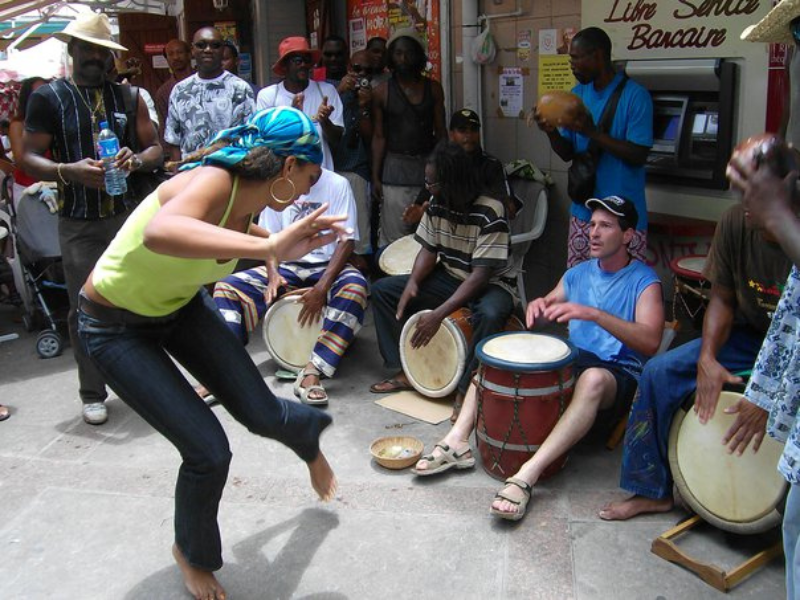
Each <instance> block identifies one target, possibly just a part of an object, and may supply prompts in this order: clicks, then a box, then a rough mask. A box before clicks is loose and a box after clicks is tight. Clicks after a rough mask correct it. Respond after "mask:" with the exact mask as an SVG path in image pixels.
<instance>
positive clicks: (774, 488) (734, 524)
mask: <svg viewBox="0 0 800 600" xmlns="http://www.w3.org/2000/svg"><path fill="white" fill-rule="evenodd" d="M740 398H742V395H741V394H738V393H736V392H728V391H724V392H722V394H721V395H720V398H719V402H718V403H717V409H716V411H715V412H714V418H713V419H711V420H710V421H709V422H708V423H706V424H705V425H701V424H700V420H699V419H698V417H697V414H696V413H695V412H694V410H692V409H691V408H690V409H688V410H683V409H681V410H679V411H678V412H677V413H676V415H675V419H674V420H673V422H672V428H671V429H670V434H669V464H670V468H671V469H672V476H673V478H674V479H675V486H676V487H677V489H678V492H679V494H680V496H681V497H682V498H683V500H684V501H685V502H686V504H688V505H689V506H690V507H691V508H692V509H693V510H694V511H695V512H696V513H697V514H698V515H700V516H701V517H702V518H703V519H704V520H705V521H707V522H709V523H711V524H712V525H714V526H716V527H718V528H720V529H723V530H725V531H731V532H734V533H744V534H748V533H759V532H762V531H767V530H768V529H771V528H773V527H776V526H778V525H779V524H780V522H781V518H782V517H781V514H780V513H779V512H778V510H777V507H778V506H779V505H780V504H781V503H782V501H783V499H784V497H785V496H786V490H787V485H786V481H785V480H784V479H783V478H782V477H781V475H780V473H778V470H777V465H778V459H779V458H780V455H781V452H782V451H783V446H782V445H781V444H779V443H778V442H777V441H775V440H773V439H772V438H770V437H767V436H765V437H764V441H763V442H762V444H761V448H760V449H759V450H758V452H756V453H755V454H754V453H753V451H752V447H750V448H748V449H747V450H746V451H745V452H744V454H742V456H736V455H735V454H728V452H727V447H726V446H723V445H722V437H723V435H724V434H725V432H726V431H728V428H729V427H730V426H731V424H732V423H733V421H734V420H735V418H736V415H728V414H725V412H724V410H725V409H726V408H728V407H729V406H733V405H734V404H736V402H738V401H739V399H740Z"/></svg>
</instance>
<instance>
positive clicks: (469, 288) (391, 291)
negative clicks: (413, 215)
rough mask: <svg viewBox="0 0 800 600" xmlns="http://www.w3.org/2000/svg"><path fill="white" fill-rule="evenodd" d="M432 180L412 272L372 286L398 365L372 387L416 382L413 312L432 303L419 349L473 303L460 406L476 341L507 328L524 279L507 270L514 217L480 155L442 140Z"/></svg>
mask: <svg viewBox="0 0 800 600" xmlns="http://www.w3.org/2000/svg"><path fill="white" fill-rule="evenodd" d="M425 187H426V188H427V189H428V191H429V192H430V193H431V195H432V197H433V201H432V202H431V203H430V205H429V206H428V208H427V210H426V211H425V214H424V215H423V217H422V221H421V222H420V224H419V227H418V228H417V233H416V236H415V238H416V240H417V241H418V242H419V243H420V244H422V249H421V250H420V252H419V254H418V255H417V259H416V261H415V262H414V267H413V269H412V271H411V274H410V275H399V276H395V277H385V278H383V279H380V280H379V281H378V282H376V283H375V285H374V286H373V288H372V305H373V309H374V313H375V329H376V332H377V336H378V347H379V348H380V351H381V355H382V356H383V360H384V362H385V364H386V366H387V367H388V368H390V369H396V370H398V372H397V373H396V374H395V375H393V376H392V377H390V378H389V379H385V380H384V381H381V382H380V383H376V384H374V385H373V386H371V387H370V391H371V392H373V393H388V392H395V391H399V390H407V389H411V384H410V383H409V381H408V378H407V377H406V375H405V373H403V371H402V370H401V364H400V350H399V343H400V336H401V333H402V330H403V325H404V323H405V321H406V319H407V317H410V316H411V315H413V314H414V313H416V312H418V311H420V310H425V309H431V310H432V312H430V313H427V314H425V315H423V316H422V317H421V318H420V319H419V321H418V322H417V328H416V331H415V332H414V334H413V336H412V338H411V345H412V346H413V347H415V348H419V347H421V346H425V345H427V344H428V342H429V341H430V340H431V338H433V336H434V335H435V334H436V332H437V331H438V330H439V327H440V325H441V324H442V321H443V320H444V319H445V318H446V317H447V316H449V315H450V314H451V313H453V312H454V311H455V310H457V309H459V308H462V307H465V306H466V307H468V308H469V309H470V310H471V311H472V328H473V333H472V343H471V344H470V346H469V348H468V349H467V357H466V361H467V362H466V364H467V368H466V369H465V371H464V375H463V376H462V377H461V380H460V381H459V382H458V388H457V389H458V391H457V394H456V398H455V402H454V406H455V408H456V412H457V411H458V409H459V407H460V405H461V403H462V401H463V398H464V393H465V392H466V391H467V386H468V385H469V378H470V376H471V375H472V371H473V370H474V369H475V368H476V367H477V364H476V361H474V359H473V357H474V348H475V345H476V344H477V343H478V342H479V341H481V340H482V339H484V338H485V337H487V336H489V335H492V334H493V333H497V332H498V331H502V329H503V327H504V326H505V324H506V321H507V320H508V317H509V316H510V315H511V311H512V310H513V309H514V302H515V292H514V290H515V285H516V282H515V280H514V279H513V278H506V277H504V275H503V274H504V272H505V270H506V268H507V262H508V252H509V229H508V220H507V219H506V213H505V208H504V207H503V203H502V202H501V201H500V200H497V199H494V198H490V197H489V196H485V195H483V194H482V188H481V185H480V183H479V181H478V179H477V173H476V171H475V169H473V168H472V162H471V161H470V160H469V157H468V156H467V154H466V152H464V149H463V148H461V146H459V145H458V144H454V143H452V142H440V143H439V145H438V146H437V147H436V149H435V150H434V152H433V154H432V155H431V156H430V158H429V159H428V163H427V164H426V165H425ZM437 256H438V257H439V259H440V261H439V263H438V264H437V262H436V259H437Z"/></svg>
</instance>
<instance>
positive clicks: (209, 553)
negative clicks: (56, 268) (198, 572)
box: [78, 290, 331, 571]
mask: <svg viewBox="0 0 800 600" xmlns="http://www.w3.org/2000/svg"><path fill="white" fill-rule="evenodd" d="M81 300H82V303H81V308H80V310H79V313H78V331H79V334H80V339H81V342H82V344H83V346H84V349H85V350H86V353H87V354H88V355H89V356H90V357H91V358H92V360H93V361H94V362H95V364H96V365H97V367H98V368H99V370H100V372H101V373H102V374H103V377H104V378H105V380H106V382H107V383H108V384H109V386H110V387H111V388H112V389H113V390H114V391H115V392H116V393H117V394H118V395H119V397H120V398H121V399H122V400H123V401H124V402H125V403H126V404H128V405H129V406H130V407H131V408H133V410H135V411H136V412H137V413H138V414H139V415H140V416H141V417H142V418H143V419H144V420H145V421H147V422H148V423H149V424H150V425H152V426H153V427H154V428H155V429H156V430H158V432H159V433H161V434H162V435H163V436H164V437H166V438H167V439H168V440H169V441H170V442H172V444H173V445H174V446H175V447H176V448H177V449H178V451H179V452H180V454H181V458H182V459H183V463H182V464H181V467H180V471H179V473H178V481H177V485H176V488H175V543H176V544H177V545H178V547H179V548H180V550H181V552H182V553H183V555H184V556H185V557H186V560H187V561H188V562H189V563H190V564H191V565H193V566H195V567H197V568H200V569H205V570H212V571H213V570H216V569H219V568H220V567H221V566H222V549H221V540H220V533H219V526H218V524H217V513H218V510H219V501H220V498H221V496H222V490H223V488H224V487H225V481H226V479H227V477H228V466H229V464H230V460H231V451H230V447H229V445H228V439H227V437H226V435H225V430H224V429H223V427H222V425H221V424H220V422H219V421H218V420H217V417H216V416H215V415H214V413H213V411H212V410H211V408H209V407H208V406H206V404H205V402H203V400H202V399H201V398H200V396H198V395H197V393H196V392H195V391H194V389H193V387H192V385H191V384H190V383H189V381H188V380H187V379H186V378H185V377H184V375H183V374H182V373H181V372H180V370H179V369H178V368H177V366H175V364H174V362H173V360H172V359H173V358H174V359H175V360H176V361H177V362H178V363H180V364H181V365H182V366H183V367H184V368H186V370H188V371H189V372H190V373H191V374H192V375H193V376H195V377H196V378H197V379H198V381H200V383H202V384H203V385H204V386H205V387H207V388H208V389H209V391H211V393H213V394H214V396H215V397H216V398H217V400H219V402H220V403H221V404H222V405H223V406H224V407H225V408H226V409H227V410H228V412H229V413H230V414H231V415H232V416H233V417H234V418H235V419H236V420H237V421H239V422H240V423H242V424H243V425H244V426H245V427H247V429H248V430H250V431H251V432H253V433H256V434H258V435H261V436H264V437H268V438H272V439H275V440H277V441H279V442H281V443H282V444H284V445H286V446H288V447H289V448H291V449H292V450H293V451H294V452H295V453H296V454H297V455H298V456H299V457H300V458H301V459H302V460H304V461H306V462H310V461H312V460H314V459H315V458H316V457H317V455H318V453H319V435H320V433H321V432H322V430H323V429H324V428H325V427H326V426H327V425H329V424H330V423H331V418H330V416H328V415H327V414H326V413H324V412H322V411H319V410H317V409H315V408H312V407H309V406H306V405H304V404H299V403H296V402H289V401H286V400H283V399H281V398H277V397H275V395H274V394H273V393H272V392H271V391H270V389H269V388H268V387H267V384H266V382H265V381H264V379H263V377H262V376H261V374H260V373H259V371H258V368H257V367H256V365H255V364H254V363H253V361H252V359H251V358H250V356H249V355H248V354H247V351H246V350H245V348H244V346H242V344H241V342H240V341H239V340H237V339H236V336H234V335H233V333H231V331H230V329H229V328H228V325H227V324H226V323H225V321H224V320H223V319H222V317H221V316H220V314H219V312H218V311H217V307H216V306H215V305H214V302H213V301H212V300H211V298H210V297H209V295H208V293H206V292H205V291H204V290H201V292H200V293H199V294H198V295H197V296H195V297H194V299H192V300H191V302H189V304H187V305H186V306H184V307H183V308H181V309H180V310H178V311H176V312H174V313H172V314H171V315H168V316H166V317H155V318H151V317H143V316H140V315H136V314H134V313H131V312H128V311H125V310H122V309H116V308H109V307H105V306H100V305H98V304H96V303H92V302H91V301H88V300H87V299H85V297H84V298H82V299H81ZM87 313H91V315H90V314H87Z"/></svg>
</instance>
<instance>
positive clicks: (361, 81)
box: [356, 77, 372, 88]
mask: <svg viewBox="0 0 800 600" xmlns="http://www.w3.org/2000/svg"><path fill="white" fill-rule="evenodd" d="M356 87H360V88H368V87H372V83H370V81H369V77H359V78H358V79H357V80H356Z"/></svg>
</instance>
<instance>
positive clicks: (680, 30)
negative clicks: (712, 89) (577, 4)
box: [582, 0, 773, 60]
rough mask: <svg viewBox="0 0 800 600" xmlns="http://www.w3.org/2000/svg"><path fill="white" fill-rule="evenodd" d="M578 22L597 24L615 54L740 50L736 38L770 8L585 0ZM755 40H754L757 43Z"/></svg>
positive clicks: (692, 0)
mask: <svg viewBox="0 0 800 600" xmlns="http://www.w3.org/2000/svg"><path fill="white" fill-rule="evenodd" d="M582 4H583V6H582V11H583V12H582V27H592V26H594V27H600V28H601V29H603V30H605V31H606V32H607V33H608V35H609V36H610V37H611V40H612V42H613V58H614V59H615V60H618V59H643V58H701V57H727V56H742V54H743V53H744V54H747V53H749V51H751V48H748V47H752V46H753V45H754V44H753V43H751V42H743V41H742V40H741V39H740V37H739V36H740V35H741V33H742V31H743V30H744V29H745V28H746V27H747V26H748V25H754V24H755V23H757V22H758V21H759V20H761V18H762V17H763V16H764V15H766V14H767V13H768V12H769V10H770V9H771V8H772V5H773V2H772V0H657V1H656V0H652V1H649V2H648V1H647V0H583V2H582ZM755 45H758V44H755Z"/></svg>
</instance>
